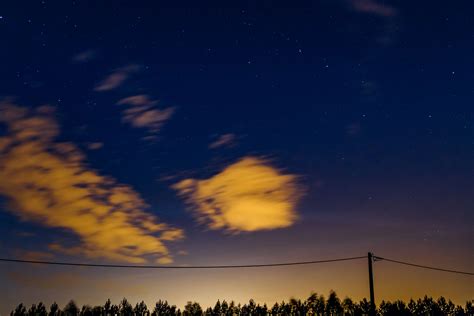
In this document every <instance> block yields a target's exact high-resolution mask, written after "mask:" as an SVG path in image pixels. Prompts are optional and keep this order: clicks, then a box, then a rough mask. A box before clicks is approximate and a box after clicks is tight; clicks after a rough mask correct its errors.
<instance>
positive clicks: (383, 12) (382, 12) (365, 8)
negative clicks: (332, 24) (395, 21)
mask: <svg viewBox="0 0 474 316" xmlns="http://www.w3.org/2000/svg"><path fill="white" fill-rule="evenodd" d="M349 2H350V4H351V6H352V8H353V9H354V10H355V11H358V12H362V13H370V14H375V15H378V16H382V17H391V16H395V15H396V14H397V9H395V8H394V7H392V6H389V5H387V4H385V3H381V2H380V1H378V0H350V1H349Z"/></svg>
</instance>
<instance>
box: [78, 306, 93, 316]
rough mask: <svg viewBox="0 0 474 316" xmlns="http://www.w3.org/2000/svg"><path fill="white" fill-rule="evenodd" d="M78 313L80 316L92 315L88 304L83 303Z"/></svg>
mask: <svg viewBox="0 0 474 316" xmlns="http://www.w3.org/2000/svg"><path fill="white" fill-rule="evenodd" d="M79 315H80V316H92V307H91V306H89V305H83V306H82V309H81V312H80V313H79Z"/></svg>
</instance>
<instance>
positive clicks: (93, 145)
mask: <svg viewBox="0 0 474 316" xmlns="http://www.w3.org/2000/svg"><path fill="white" fill-rule="evenodd" d="M102 147H104V143H101V142H92V143H87V148H88V149H90V150H97V149H101V148H102Z"/></svg>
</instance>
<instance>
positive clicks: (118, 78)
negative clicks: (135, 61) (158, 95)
mask: <svg viewBox="0 0 474 316" xmlns="http://www.w3.org/2000/svg"><path fill="white" fill-rule="evenodd" d="M138 70H140V66H138V65H128V66H125V67H122V68H118V69H116V70H115V71H114V72H112V73H111V74H110V75H108V76H107V77H106V78H105V79H104V80H102V81H101V82H100V83H99V84H98V85H96V87H95V88H94V90H95V91H109V90H113V89H116V88H118V87H119V86H120V85H122V83H124V82H125V80H127V78H128V77H129V76H130V75H131V74H132V73H135V72H137V71H138Z"/></svg>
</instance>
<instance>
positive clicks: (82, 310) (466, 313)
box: [10, 291, 474, 316]
mask: <svg viewBox="0 0 474 316" xmlns="http://www.w3.org/2000/svg"><path fill="white" fill-rule="evenodd" d="M473 304H474V300H471V301H468V302H466V304H465V306H464V307H463V306H460V305H455V304H454V303H453V302H452V301H451V300H446V299H445V298H444V297H440V298H438V299H437V300H435V299H433V298H431V297H428V296H425V297H424V298H423V299H418V300H416V301H415V300H413V299H410V301H409V302H408V303H405V302H403V301H401V300H397V301H394V302H389V301H382V302H381V303H380V305H378V307H377V310H376V314H377V315H381V316H382V315H383V316H391V315H404V316H409V315H416V316H428V315H429V316H438V315H440V316H441V315H452V316H474V306H473ZM369 314H370V302H369V301H368V300H367V299H365V298H364V299H363V300H361V301H360V302H355V301H353V300H352V299H350V298H348V297H346V298H344V299H342V300H341V299H340V298H339V297H338V296H337V294H336V293H335V292H334V291H331V292H330V293H329V296H328V297H327V298H325V297H324V296H323V295H318V294H316V293H312V294H311V295H310V296H309V297H308V298H307V299H306V300H304V301H302V300H300V299H295V298H291V299H290V300H289V301H288V302H285V301H283V302H281V303H275V304H274V305H272V306H268V305H266V304H263V305H260V304H257V303H256V302H255V301H254V300H253V299H251V300H250V301H249V302H248V303H246V304H243V305H241V304H236V303H235V302H233V301H231V302H227V301H225V300H223V301H220V300H218V301H217V302H216V304H215V305H214V307H207V308H205V309H204V308H203V307H201V305H200V304H199V303H197V302H192V301H189V302H188V303H187V304H186V305H185V306H184V308H183V310H181V309H179V308H177V307H176V305H170V304H169V303H168V302H167V301H162V300H158V301H157V302H156V303H155V305H154V306H151V307H148V306H147V305H146V304H145V302H143V301H142V302H140V303H137V304H135V306H133V305H132V304H131V303H130V302H128V300H127V299H126V298H124V299H123V300H122V301H121V302H120V303H119V304H112V302H111V301H110V299H109V300H107V301H106V302H105V304H104V305H98V306H94V307H92V306H90V305H83V306H82V307H79V306H78V305H77V304H76V303H75V302H74V301H73V300H71V301H70V302H69V303H67V304H66V306H64V308H63V309H60V307H59V306H58V304H56V303H53V304H52V305H51V306H50V308H49V309H48V308H47V307H46V306H45V304H43V303H41V302H40V303H38V304H33V305H31V306H30V307H29V308H27V307H26V306H25V305H23V304H19V305H18V306H17V307H16V308H15V310H13V311H12V312H11V313H10V316H159V315H182V316H191V315H193V316H194V315H210V316H232V315H246V316H251V315H255V316H256V315H259V316H260V315H261V316H264V315H272V316H273V315H294V316H303V315H316V316H365V315H369Z"/></svg>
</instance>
